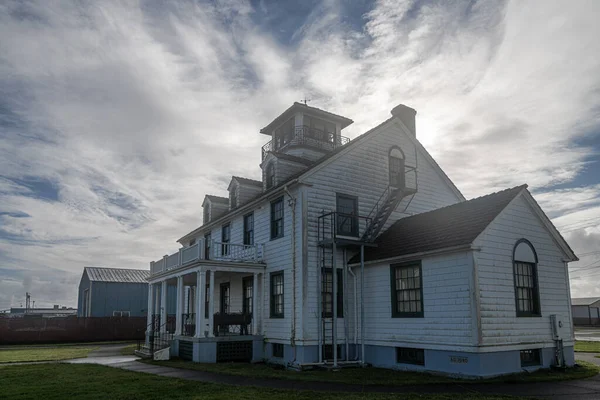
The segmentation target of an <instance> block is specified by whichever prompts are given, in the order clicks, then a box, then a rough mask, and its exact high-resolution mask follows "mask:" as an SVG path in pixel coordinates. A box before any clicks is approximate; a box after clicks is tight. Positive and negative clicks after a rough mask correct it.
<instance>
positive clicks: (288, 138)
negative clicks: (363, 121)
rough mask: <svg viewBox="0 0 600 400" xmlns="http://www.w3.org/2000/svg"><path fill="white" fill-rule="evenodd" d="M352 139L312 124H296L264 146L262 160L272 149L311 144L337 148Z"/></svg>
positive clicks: (329, 148) (321, 147)
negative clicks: (317, 127)
mask: <svg viewBox="0 0 600 400" xmlns="http://www.w3.org/2000/svg"><path fill="white" fill-rule="evenodd" d="M349 141H350V139H349V138H347V137H344V136H340V135H337V134H336V133H334V132H328V131H324V130H321V129H316V128H311V127H310V126H306V125H302V126H296V127H294V128H293V129H291V130H290V131H288V132H285V133H284V134H283V135H280V136H277V137H275V138H274V139H273V140H271V141H270V142H268V143H267V144H265V145H264V146H263V147H262V160H263V161H264V160H265V158H266V157H267V154H269V152H270V151H278V150H281V149H283V148H285V147H288V146H289V147H291V146H300V145H304V146H310V147H315V148H318V149H323V150H328V151H331V150H335V149H336V148H338V147H341V146H343V145H345V144H346V143H348V142H349Z"/></svg>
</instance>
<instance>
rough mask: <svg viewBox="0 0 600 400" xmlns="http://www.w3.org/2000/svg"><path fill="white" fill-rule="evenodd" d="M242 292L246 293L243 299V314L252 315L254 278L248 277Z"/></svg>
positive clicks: (243, 283) (245, 279)
mask: <svg viewBox="0 0 600 400" xmlns="http://www.w3.org/2000/svg"><path fill="white" fill-rule="evenodd" d="M242 291H243V292H244V297H243V299H242V312H243V313H244V314H252V307H253V296H254V277H253V276H248V277H246V278H244V279H243V280H242Z"/></svg>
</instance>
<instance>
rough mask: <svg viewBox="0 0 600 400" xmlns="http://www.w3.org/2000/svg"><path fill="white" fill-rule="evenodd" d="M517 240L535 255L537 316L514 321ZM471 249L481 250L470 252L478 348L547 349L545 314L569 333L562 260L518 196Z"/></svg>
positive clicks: (548, 334) (549, 342) (549, 340)
mask: <svg viewBox="0 0 600 400" xmlns="http://www.w3.org/2000/svg"><path fill="white" fill-rule="evenodd" d="M521 238H525V239H527V240H529V241H530V242H531V243H532V245H533V247H534V248H535V251H536V253H537V256H538V267H537V269H538V282H539V292H540V306H541V313H542V316H541V317H517V316H516V306H515V289H514V276H513V261H512V254H513V248H514V246H515V243H516V242H517V240H519V239H521ZM474 245H475V246H477V247H481V251H480V252H476V263H477V267H478V275H479V289H480V291H479V298H480V306H481V328H482V345H483V346H500V345H520V344H527V343H542V344H547V345H548V346H553V342H552V330H551V325H550V315H551V314H560V315H562V316H564V318H563V320H564V323H565V325H564V332H571V331H572V330H571V320H570V318H569V315H570V313H569V312H570V303H569V297H568V291H569V284H568V281H567V276H566V271H565V264H564V262H563V261H562V260H563V259H564V258H565V255H563V253H562V251H561V250H560V248H559V247H558V245H557V244H556V243H555V242H554V240H553V238H552V237H551V236H550V234H549V233H548V232H547V230H546V228H545V227H544V226H543V225H542V223H541V221H540V220H539V218H538V217H537V216H536V215H535V214H534V212H533V210H532V209H531V207H530V205H529V204H527V202H526V200H525V199H524V198H523V195H519V196H518V197H516V198H515V199H514V200H513V201H512V202H511V203H510V204H509V206H508V207H507V208H506V209H504V210H503V211H502V212H501V213H500V215H498V217H496V219H495V220H494V221H493V222H492V224H490V226H488V228H487V229H486V230H485V231H484V232H483V233H482V235H480V237H479V238H478V239H477V240H476V241H475V243H474ZM568 336H571V335H570V334H568ZM571 343H572V338H569V339H567V340H565V345H570V344H571ZM525 347H526V346H525ZM490 350H491V349H490Z"/></svg>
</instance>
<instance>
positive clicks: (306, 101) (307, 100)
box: [300, 96, 312, 106]
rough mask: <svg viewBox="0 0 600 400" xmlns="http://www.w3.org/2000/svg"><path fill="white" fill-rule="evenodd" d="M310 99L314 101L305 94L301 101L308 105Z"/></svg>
mask: <svg viewBox="0 0 600 400" xmlns="http://www.w3.org/2000/svg"><path fill="white" fill-rule="evenodd" d="M309 101H312V100H311V99H307V98H306V96H304V99H302V100H300V102H301V103H304V105H305V106H307V105H308V104H307V103H308V102H309Z"/></svg>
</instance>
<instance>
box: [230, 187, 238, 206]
mask: <svg viewBox="0 0 600 400" xmlns="http://www.w3.org/2000/svg"><path fill="white" fill-rule="evenodd" d="M229 201H230V204H231V206H230V207H231V209H232V210H233V209H234V208H236V207H237V206H238V196H237V187H236V188H234V189H233V190H232V191H231V193H230V195H229Z"/></svg>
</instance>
